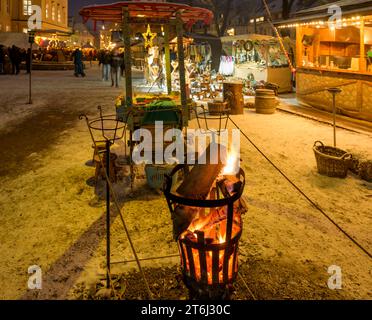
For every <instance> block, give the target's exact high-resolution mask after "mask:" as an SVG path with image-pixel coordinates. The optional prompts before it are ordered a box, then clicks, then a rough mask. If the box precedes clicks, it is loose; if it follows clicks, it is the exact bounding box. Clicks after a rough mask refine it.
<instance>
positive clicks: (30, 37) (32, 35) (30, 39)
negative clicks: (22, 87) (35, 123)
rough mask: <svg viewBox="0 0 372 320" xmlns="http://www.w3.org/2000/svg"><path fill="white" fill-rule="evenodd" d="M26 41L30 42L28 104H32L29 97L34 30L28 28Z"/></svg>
mask: <svg viewBox="0 0 372 320" xmlns="http://www.w3.org/2000/svg"><path fill="white" fill-rule="evenodd" d="M28 42H29V44H30V57H29V59H30V74H29V83H28V104H32V98H31V72H32V44H33V43H34V42H35V31H33V30H28Z"/></svg>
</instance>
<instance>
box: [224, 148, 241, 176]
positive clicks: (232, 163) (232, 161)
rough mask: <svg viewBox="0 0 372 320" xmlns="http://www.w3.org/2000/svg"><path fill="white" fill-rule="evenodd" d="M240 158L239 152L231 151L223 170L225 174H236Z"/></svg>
mask: <svg viewBox="0 0 372 320" xmlns="http://www.w3.org/2000/svg"><path fill="white" fill-rule="evenodd" d="M238 168H239V158H238V155H237V153H235V152H231V153H230V154H229V155H228V157H227V161H226V165H225V167H224V168H223V170H222V174H223V175H234V174H236V173H237V172H238Z"/></svg>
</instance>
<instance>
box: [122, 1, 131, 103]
mask: <svg viewBox="0 0 372 320" xmlns="http://www.w3.org/2000/svg"><path fill="white" fill-rule="evenodd" d="M122 13H123V21H122V32H123V39H124V50H125V52H124V65H125V96H126V99H125V102H126V106H132V102H133V92H132V55H131V46H130V35H131V30H130V21H129V20H130V19H129V18H130V17H129V11H128V8H127V7H123V11H122Z"/></svg>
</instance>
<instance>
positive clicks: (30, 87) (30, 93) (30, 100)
mask: <svg viewBox="0 0 372 320" xmlns="http://www.w3.org/2000/svg"><path fill="white" fill-rule="evenodd" d="M31 74H32V42H31V41H30V74H29V77H28V104H32V77H31Z"/></svg>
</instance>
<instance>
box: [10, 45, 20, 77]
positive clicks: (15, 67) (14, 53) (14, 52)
mask: <svg viewBox="0 0 372 320" xmlns="http://www.w3.org/2000/svg"><path fill="white" fill-rule="evenodd" d="M9 59H10V62H11V64H12V74H15V75H17V74H19V70H20V64H21V52H20V51H19V48H17V47H16V46H15V45H13V46H12V47H11V48H9Z"/></svg>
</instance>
